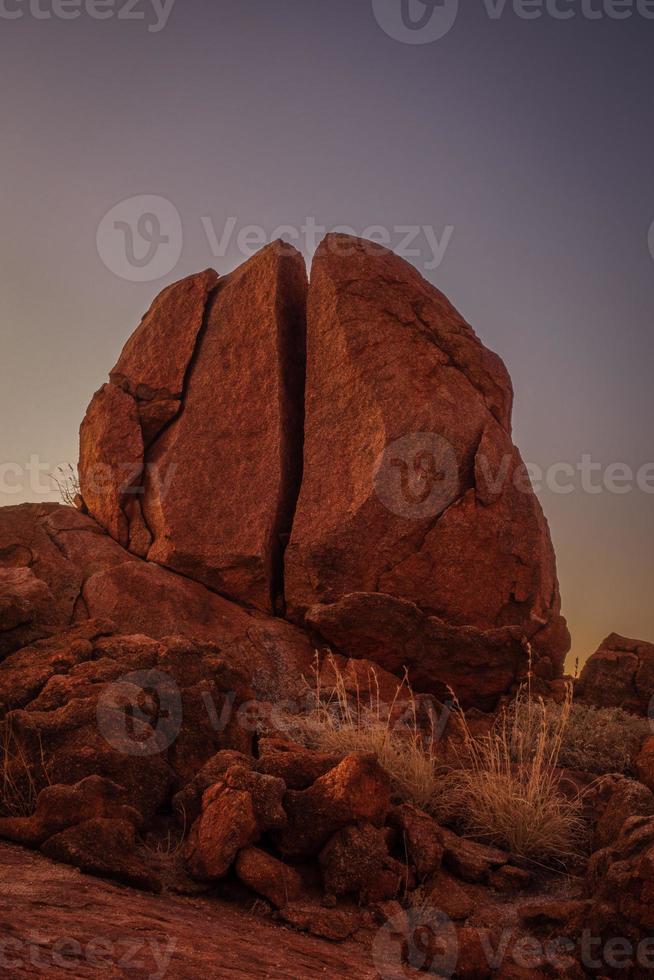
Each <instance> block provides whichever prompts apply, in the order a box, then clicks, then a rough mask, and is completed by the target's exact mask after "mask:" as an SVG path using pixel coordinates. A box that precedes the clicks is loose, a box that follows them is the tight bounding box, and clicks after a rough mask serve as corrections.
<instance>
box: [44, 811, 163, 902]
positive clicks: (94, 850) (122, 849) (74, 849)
mask: <svg viewBox="0 0 654 980" xmlns="http://www.w3.org/2000/svg"><path fill="white" fill-rule="evenodd" d="M41 850H42V851H43V853H44V854H45V855H46V856H47V857H49V858H53V859H54V860H55V861H62V862H63V863H64V864H72V865H73V866H74V867H76V868H79V869H80V870H81V871H86V872H88V873H89V874H95V875H101V876H102V877H105V878H117V879H118V881H123V882H125V884H127V885H133V886H134V887H135V888H143V889H144V890H145V891H153V892H160V891H161V882H160V881H159V880H158V878H157V877H156V876H155V875H154V874H152V872H151V871H149V870H148V868H147V867H146V865H145V864H144V863H143V861H142V860H141V859H140V858H139V857H138V856H137V854H136V839H135V834H134V825H133V824H132V823H129V822H128V821H126V820H118V819H105V818H95V819H93V820H86V821H84V822H83V823H79V824H76V825H75V826H74V827H70V828H68V829H67V830H64V831H62V832H61V833H60V834H56V835H55V836H54V837H50V839H49V840H48V841H47V842H46V843H45V844H44V845H43V846H42V848H41Z"/></svg>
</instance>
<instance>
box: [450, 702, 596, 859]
mask: <svg viewBox="0 0 654 980" xmlns="http://www.w3.org/2000/svg"><path fill="white" fill-rule="evenodd" d="M571 709H572V688H570V690H569V692H568V695H567V697H566V700H565V703H564V704H563V705H562V706H561V707H560V711H559V712H558V714H557V716H556V718H553V717H552V715H551V713H550V712H549V711H548V707H547V706H546V705H545V703H544V702H543V701H542V699H540V698H539V699H534V698H533V697H532V696H531V692H530V690H529V689H528V688H523V689H522V690H521V691H520V692H519V694H518V696H517V698H516V700H515V702H513V704H512V705H511V706H510V707H509V708H508V709H506V710H505V711H504V712H502V714H501V715H500V716H499V718H498V721H497V723H496V725H495V728H494V730H493V731H492V732H491V733H490V735H487V736H484V737H474V736H473V735H472V734H471V733H470V731H469V729H468V727H467V724H466V722H465V717H463V714H461V724H462V729H463V743H462V747H461V748H460V750H459V755H460V767H459V768H457V769H456V770H455V771H453V772H451V773H450V775H449V777H448V780H447V781H448V784H449V792H448V794H447V796H446V799H445V804H444V809H443V811H442V815H443V816H449V817H450V818H452V819H455V820H457V822H459V823H461V824H462V825H463V826H464V827H465V829H466V831H467V832H468V833H470V834H471V835H473V836H475V837H477V838H479V839H481V840H484V841H487V842H488V843H491V844H495V845H496V846H498V847H502V848H504V849H506V850H509V851H512V852H513V853H515V854H520V855H522V856H523V857H526V858H530V859H532V860H533V861H535V862H538V863H542V864H546V865H550V866H557V865H558V866H565V865H566V864H567V863H568V861H569V860H571V859H573V858H574V857H575V856H576V855H578V854H579V853H580V851H581V849H582V847H583V841H584V837H585V825H584V822H583V820H582V817H581V803H582V801H581V797H580V796H579V795H574V796H573V797H569V796H567V795H564V794H563V793H562V791H561V780H560V771H559V766H560V756H561V749H562V746H563V744H564V739H565V733H566V729H567V725H568V722H569V719H570V713H571Z"/></svg>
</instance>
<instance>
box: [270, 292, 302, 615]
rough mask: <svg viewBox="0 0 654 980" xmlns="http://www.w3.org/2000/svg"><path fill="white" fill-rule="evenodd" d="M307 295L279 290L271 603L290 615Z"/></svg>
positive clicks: (276, 609)
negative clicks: (287, 582) (288, 582)
mask: <svg viewBox="0 0 654 980" xmlns="http://www.w3.org/2000/svg"><path fill="white" fill-rule="evenodd" d="M306 347H307V313H306V292H305V291H303V290H302V288H301V287H300V289H299V290H298V289H297V284H296V289H295V290H294V295H291V294H290V292H289V290H286V289H284V288H281V289H278V293H277V349H278V371H279V378H278V393H279V416H280V447H279V450H280V466H281V480H280V486H279V498H278V502H277V512H276V514H275V519H274V523H273V528H272V533H271V538H270V545H269V549H270V571H269V581H270V602H271V606H272V608H273V609H274V610H275V612H276V613H277V614H278V615H281V616H283V615H284V614H285V612H286V598H285V594H284V555H285V552H286V548H287V546H288V542H289V541H290V537H291V531H292V529H293V519H294V517H295V510H296V508H297V502H298V498H299V496H300V487H301V485H302V471H303V465H304V397H305V386H306Z"/></svg>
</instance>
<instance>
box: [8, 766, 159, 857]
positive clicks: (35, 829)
mask: <svg viewBox="0 0 654 980" xmlns="http://www.w3.org/2000/svg"><path fill="white" fill-rule="evenodd" d="M97 818H107V819H113V820H119V821H122V822H128V823H131V824H132V825H133V826H135V827H140V826H141V825H142V823H143V818H142V816H141V814H140V813H139V811H138V810H135V809H134V807H132V806H130V805H129V798H128V794H127V791H126V790H125V789H124V787H122V786H119V785H118V784H117V783H113V782H111V780H109V779H103V778H102V777H101V776H95V775H93V776H87V777H86V779H83V780H82V781H81V782H79V783H76V784H75V785H73V786H66V785H57V786H46V787H45V789H43V790H41V792H40V793H39V795H38V797H37V800H36V805H35V809H34V812H33V813H32V814H30V816H25V817H4V818H0V837H4V838H6V839H7V840H13V841H16V842H17V843H19V844H29V845H32V846H35V845H39V844H43V843H44V842H45V841H47V840H48V839H49V838H50V837H54V836H55V835H56V834H60V833H62V831H64V830H68V828H69V827H74V826H76V825H77V824H79V823H83V822H84V821H86V820H94V819H97Z"/></svg>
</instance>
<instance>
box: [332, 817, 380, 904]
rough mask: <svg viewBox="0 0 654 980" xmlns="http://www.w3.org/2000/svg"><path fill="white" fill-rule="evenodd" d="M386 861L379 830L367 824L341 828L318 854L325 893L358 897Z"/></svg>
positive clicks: (375, 877) (374, 878) (373, 879)
mask: <svg viewBox="0 0 654 980" xmlns="http://www.w3.org/2000/svg"><path fill="white" fill-rule="evenodd" d="M387 857H388V850H387V847H386V838H385V835H384V832H383V830H380V829H379V828H378V827H373V826H372V825H371V824H362V825H361V826H358V827H344V828H343V830H339V831H338V833H336V834H334V836H333V837H332V838H331V839H330V840H329V841H328V843H327V844H326V845H325V847H323V849H322V851H321V852H320V864H321V867H322V870H323V879H324V883H325V892H326V893H327V894H328V895H337V896H338V895H348V894H351V893H353V894H356V895H360V894H361V892H365V891H366V890H367V889H368V888H369V887H370V885H371V884H372V883H373V882H374V881H375V880H376V879H377V877H378V875H379V873H380V871H381V870H382V868H383V865H384V861H385V859H386V858H387Z"/></svg>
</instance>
